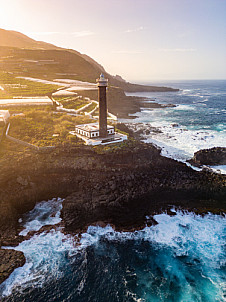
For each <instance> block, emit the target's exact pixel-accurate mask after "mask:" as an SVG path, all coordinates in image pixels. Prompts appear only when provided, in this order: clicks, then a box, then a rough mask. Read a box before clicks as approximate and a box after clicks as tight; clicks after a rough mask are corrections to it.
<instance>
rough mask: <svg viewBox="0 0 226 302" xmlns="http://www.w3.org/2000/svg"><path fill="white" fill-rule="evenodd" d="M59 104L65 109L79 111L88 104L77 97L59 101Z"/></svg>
mask: <svg viewBox="0 0 226 302" xmlns="http://www.w3.org/2000/svg"><path fill="white" fill-rule="evenodd" d="M60 103H61V104H62V105H63V106H64V108H66V109H75V110H77V109H79V108H81V107H83V106H85V105H87V104H88V103H89V102H88V101H86V100H84V99H81V98H79V97H75V98H67V99H63V100H61V101H60Z"/></svg>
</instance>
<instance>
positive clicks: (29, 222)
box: [19, 198, 63, 236]
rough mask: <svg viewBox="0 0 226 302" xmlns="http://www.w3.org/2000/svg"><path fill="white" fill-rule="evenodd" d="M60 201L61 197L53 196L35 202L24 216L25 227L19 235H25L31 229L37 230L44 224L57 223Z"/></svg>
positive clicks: (60, 206)
mask: <svg viewBox="0 0 226 302" xmlns="http://www.w3.org/2000/svg"><path fill="white" fill-rule="evenodd" d="M62 202H63V199H61V198H57V199H56V198H53V199H52V200H49V201H42V202H39V203H37V204H36V206H35V207H34V209H33V210H31V211H30V212H28V214H27V215H26V216H25V220H26V222H25V224H24V227H25V229H24V230H22V231H21V232H20V234H19V235H22V236H26V235H27V234H28V233H29V232H31V231H39V230H40V229H41V228H42V227H43V226H45V225H54V224H58V223H59V222H60V221H61V218H60V212H61V209H62Z"/></svg>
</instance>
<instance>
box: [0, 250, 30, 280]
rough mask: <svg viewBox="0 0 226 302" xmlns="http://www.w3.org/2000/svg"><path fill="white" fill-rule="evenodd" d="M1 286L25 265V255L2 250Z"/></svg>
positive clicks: (0, 262) (0, 263)
mask: <svg viewBox="0 0 226 302" xmlns="http://www.w3.org/2000/svg"><path fill="white" fill-rule="evenodd" d="M0 259H1V260H0V284H1V283H2V282H3V281H4V280H6V279H7V278H8V277H9V275H10V274H11V273H12V272H13V271H14V269H16V268H17V267H20V266H22V265H24V264H25V261H26V260H25V257H24V254H23V253H22V252H20V251H14V250H8V249H7V250H3V249H0Z"/></svg>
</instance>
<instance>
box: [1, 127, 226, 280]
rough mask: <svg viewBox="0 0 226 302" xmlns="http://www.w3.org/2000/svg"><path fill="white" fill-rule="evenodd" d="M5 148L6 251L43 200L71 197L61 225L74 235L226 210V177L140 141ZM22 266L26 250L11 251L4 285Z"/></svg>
mask: <svg viewBox="0 0 226 302" xmlns="http://www.w3.org/2000/svg"><path fill="white" fill-rule="evenodd" d="M123 129H124V130H125V126H124V127H123ZM131 135H132V133H131ZM4 144H6V145H7V146H6V145H5V147H7V152H5V153H4V151H2V152H3V153H2V156H1V159H0V160H1V165H0V167H1V168H0V169H1V173H0V188H1V189H0V209H1V211H0V216H1V217H0V235H1V246H16V245H17V244H18V243H19V242H20V241H22V240H24V237H21V236H19V235H18V234H19V231H20V225H19V223H18V219H19V218H20V217H22V215H23V214H24V213H26V212H27V211H29V210H31V209H32V208H33V207H34V205H35V204H36V202H39V201H42V200H48V199H50V198H53V197H63V198H65V199H64V202H63V210H62V213H61V215H62V224H63V226H64V231H65V232H69V233H72V234H73V233H74V234H75V233H76V234H77V233H79V232H81V231H84V230H85V229H86V228H87V226H89V225H91V224H100V225H105V224H108V223H110V224H112V225H114V227H115V228H116V229H117V230H135V229H139V228H142V227H144V226H145V225H146V224H152V223H155V221H153V220H147V219H146V216H148V215H153V214H155V213H160V212H162V211H169V212H170V208H171V207H172V206H175V207H177V208H181V209H183V210H190V211H194V212H196V213H198V214H204V213H207V212H213V213H217V214H221V213H223V212H225V211H226V208H225V203H224V199H225V196H226V186H225V185H226V176H224V175H220V174H216V173H211V172H208V171H203V172H196V171H194V170H192V169H191V168H189V167H187V166H186V165H185V164H183V163H179V162H177V161H175V160H173V159H169V158H165V157H163V156H161V155H160V150H159V149H157V148H155V147H154V146H153V145H150V144H144V143H141V142H139V141H137V140H135V139H134V138H133V137H131V138H130V140H129V141H127V142H126V143H123V144H121V145H115V146H111V147H96V148H92V147H88V146H77V147H76V146H70V145H65V146H61V147H58V148H56V149H55V150H54V151H52V152H48V153H43V152H33V151H31V150H29V149H24V148H23V147H22V146H19V147H18V145H15V144H14V143H12V142H8V141H5V142H4ZM4 144H3V148H4ZM172 214H173V213H172ZM28 236H29V234H28ZM3 251H5V250H1V253H3ZM4 253H5V252H4ZM6 257H8V258H7V262H6V261H5V260H6ZM6 263H10V264H11V265H8V264H7V265H8V266H7V265H6ZM23 264H24V257H23V255H22V254H21V252H18V251H14V250H11V252H10V255H4V257H3V258H1V260H0V274H1V279H0V282H3V281H4V280H5V279H6V278H7V277H8V276H9V275H10V273H11V272H12V270H13V269H14V268H16V267H18V266H20V265H23Z"/></svg>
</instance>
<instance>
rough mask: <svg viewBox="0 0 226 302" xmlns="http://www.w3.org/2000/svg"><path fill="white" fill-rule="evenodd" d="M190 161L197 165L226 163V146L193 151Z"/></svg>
mask: <svg viewBox="0 0 226 302" xmlns="http://www.w3.org/2000/svg"><path fill="white" fill-rule="evenodd" d="M191 162H193V163H195V164H198V165H212V166H214V165H226V148H223V147H214V148H211V149H203V150H199V151H197V152H195V154H194V157H193V158H192V160H191Z"/></svg>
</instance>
